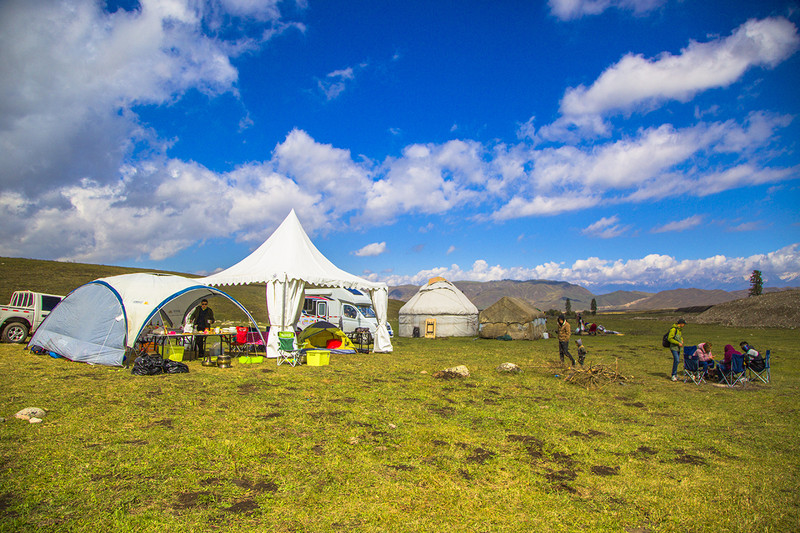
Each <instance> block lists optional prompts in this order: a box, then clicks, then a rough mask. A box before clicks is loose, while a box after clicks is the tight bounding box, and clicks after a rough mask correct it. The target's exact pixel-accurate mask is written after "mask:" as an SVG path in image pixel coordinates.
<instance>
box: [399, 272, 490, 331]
mask: <svg viewBox="0 0 800 533" xmlns="http://www.w3.org/2000/svg"><path fill="white" fill-rule="evenodd" d="M429 319H433V320H435V326H434V327H435V336H436V337H471V336H475V335H477V334H478V308H477V307H475V305H474V304H473V303H472V302H470V301H469V298H467V297H466V296H465V295H464V293H463V292H461V291H460V290H458V287H456V286H455V285H453V284H452V283H450V282H449V281H447V280H446V279H444V278H440V277H436V278H431V279H430V280H428V283H426V284H425V285H423V286H422V287H420V289H419V291H417V294H415V295H414V296H412V297H411V299H410V300H409V301H408V302H406V304H405V305H404V306H403V307H401V308H400V336H401V337H413V336H415V328H418V329H416V335H418V336H420V337H423V336H434V335H426V322H428V321H429ZM428 324H430V322H428ZM429 329H430V328H429Z"/></svg>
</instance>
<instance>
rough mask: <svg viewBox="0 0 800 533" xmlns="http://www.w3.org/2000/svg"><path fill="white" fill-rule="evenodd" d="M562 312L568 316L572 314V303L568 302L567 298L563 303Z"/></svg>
mask: <svg viewBox="0 0 800 533" xmlns="http://www.w3.org/2000/svg"><path fill="white" fill-rule="evenodd" d="M564 312H565V313H566V314H570V313H571V312H572V302H570V301H569V298H567V301H566V302H565V303H564Z"/></svg>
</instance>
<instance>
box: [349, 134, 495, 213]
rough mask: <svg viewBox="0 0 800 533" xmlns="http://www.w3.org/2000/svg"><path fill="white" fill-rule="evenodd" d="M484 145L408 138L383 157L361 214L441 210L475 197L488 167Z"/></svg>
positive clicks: (478, 196) (457, 205)
mask: <svg viewBox="0 0 800 533" xmlns="http://www.w3.org/2000/svg"><path fill="white" fill-rule="evenodd" d="M483 150H484V149H483V146H482V145H481V144H480V143H478V142H475V141H461V140H453V141H448V142H446V143H444V144H440V145H434V144H426V145H422V144H413V145H410V146H407V147H406V148H405V149H404V150H403V155H402V157H400V158H397V159H388V160H387V161H386V162H385V163H384V166H383V168H382V169H381V172H382V174H383V177H382V179H380V180H378V181H375V182H374V183H373V185H372V187H371V190H370V191H369V193H368V197H367V201H366V205H365V208H364V216H365V218H366V219H367V220H369V221H387V220H392V219H393V218H394V217H395V216H397V215H399V214H401V213H423V214H433V213H442V212H446V211H448V210H450V209H453V208H456V207H459V206H463V205H465V204H467V203H470V202H475V201H478V200H480V195H479V194H478V193H477V190H479V189H480V188H481V185H482V184H484V183H486V180H487V175H488V170H487V168H486V165H485V163H484V162H483V160H482V156H483Z"/></svg>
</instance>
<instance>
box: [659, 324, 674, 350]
mask: <svg viewBox="0 0 800 533" xmlns="http://www.w3.org/2000/svg"><path fill="white" fill-rule="evenodd" d="M670 331H672V328H669V329H668V330H667V332H666V333H664V337H663V338H662V339H661V346H663V347H664V348H669V347H670V346H672V344H671V343H670V342H669V332H670Z"/></svg>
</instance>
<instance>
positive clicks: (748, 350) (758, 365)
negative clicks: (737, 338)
mask: <svg viewBox="0 0 800 533" xmlns="http://www.w3.org/2000/svg"><path fill="white" fill-rule="evenodd" d="M739 347H740V348H741V349H742V353H743V354H744V364H745V366H748V367H751V368H752V369H753V370H756V371H758V372H761V371H762V370H764V367H765V366H766V365H765V363H764V358H763V357H761V354H760V353H758V350H756V349H755V348H753V347H752V346H751V345H749V344H747V343H746V342H744V341H742V342H740V343H739Z"/></svg>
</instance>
